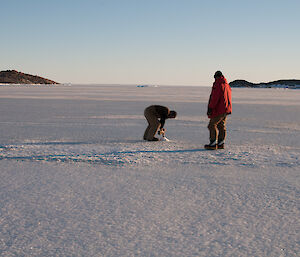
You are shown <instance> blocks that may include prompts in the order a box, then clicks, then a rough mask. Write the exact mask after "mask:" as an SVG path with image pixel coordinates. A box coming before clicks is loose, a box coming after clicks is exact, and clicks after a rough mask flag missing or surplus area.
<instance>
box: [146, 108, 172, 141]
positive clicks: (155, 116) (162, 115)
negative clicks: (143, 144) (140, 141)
mask: <svg viewBox="0 0 300 257" xmlns="http://www.w3.org/2000/svg"><path fill="white" fill-rule="evenodd" d="M144 115H145V118H146V119H147V121H148V127H147V128H146V130H145V133H144V140H148V141H158V140H159V139H158V138H157V137H155V134H156V132H157V131H158V130H159V129H160V131H164V125H165V121H166V119H175V118H176V116H177V113H176V112H175V111H170V110H169V108H168V107H165V106H161V105H151V106H149V107H147V108H146V109H145V111H144Z"/></svg>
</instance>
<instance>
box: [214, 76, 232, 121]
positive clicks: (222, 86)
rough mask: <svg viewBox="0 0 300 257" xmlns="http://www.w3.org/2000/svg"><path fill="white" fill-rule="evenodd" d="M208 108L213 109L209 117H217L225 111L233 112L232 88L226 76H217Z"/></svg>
mask: <svg viewBox="0 0 300 257" xmlns="http://www.w3.org/2000/svg"><path fill="white" fill-rule="evenodd" d="M208 108H210V109H211V113H210V114H209V115H208V117H209V118H215V117H217V116H219V115H221V114H225V113H227V114H231V111H232V104H231V88H230V86H229V84H228V83H227V80H226V78H225V77H224V76H221V77H218V78H216V80H215V82H214V84H213V87H212V90H211V94H210V98H209V102H208Z"/></svg>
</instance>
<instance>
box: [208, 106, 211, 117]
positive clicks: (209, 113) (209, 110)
mask: <svg viewBox="0 0 300 257" xmlns="http://www.w3.org/2000/svg"><path fill="white" fill-rule="evenodd" d="M211 114H212V108H209V107H207V116H210V115H211Z"/></svg>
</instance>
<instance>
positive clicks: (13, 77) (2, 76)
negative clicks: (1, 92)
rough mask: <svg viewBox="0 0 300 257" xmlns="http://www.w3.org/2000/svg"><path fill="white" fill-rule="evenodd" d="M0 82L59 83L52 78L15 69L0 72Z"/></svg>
mask: <svg viewBox="0 0 300 257" xmlns="http://www.w3.org/2000/svg"><path fill="white" fill-rule="evenodd" d="M0 83H7V84H59V83H57V82H55V81H53V80H50V79H45V78H42V77H39V76H35V75H30V74H25V73H23V72H19V71H16V70H7V71H1V72H0Z"/></svg>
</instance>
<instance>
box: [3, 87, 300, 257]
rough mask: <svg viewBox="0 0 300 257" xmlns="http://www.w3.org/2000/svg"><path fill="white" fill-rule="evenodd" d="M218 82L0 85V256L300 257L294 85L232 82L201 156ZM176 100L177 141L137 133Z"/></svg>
mask: <svg viewBox="0 0 300 257" xmlns="http://www.w3.org/2000/svg"><path fill="white" fill-rule="evenodd" d="M209 94H210V87H159V86H158V87H153V86H148V87H142V88H140V87H137V86H134V85H132V86H130V85H127V86H121V85H120V86H118V85H112V86H105V85H71V86H64V85H58V86H43V85H39V86H18V85H14V86H1V87H0V106H1V116H0V139H1V140H0V172H1V180H0V194H1V197H0V255H1V256H298V254H299V252H300V239H299V238H300V237H299V233H300V201H299V199H300V178H299V176H300V173H299V171H300V159H299V156H300V146H299V142H300V115H299V112H300V90H288V89H241V88H240V89H238V88H234V89H233V114H232V115H231V116H230V117H229V120H228V139H227V142H226V149H225V150H218V151H206V150H204V149H203V145H204V144H205V143H208V129H207V124H208V119H207V117H206V107H207V101H208V97H209ZM151 104H161V105H165V106H168V107H169V108H170V109H174V110H176V111H177V112H178V118H177V119H175V120H167V121H166V125H165V127H166V129H167V132H166V136H167V138H168V139H170V141H159V142H146V141H143V140H142V136H143V133H144V130H145V128H146V125H147V124H146V120H145V118H144V117H143V111H144V109H145V107H147V106H149V105H151Z"/></svg>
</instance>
